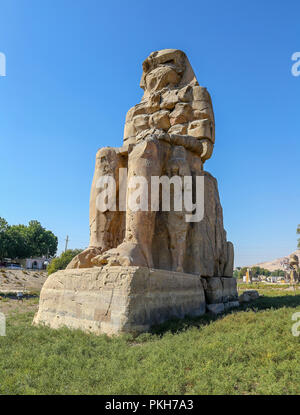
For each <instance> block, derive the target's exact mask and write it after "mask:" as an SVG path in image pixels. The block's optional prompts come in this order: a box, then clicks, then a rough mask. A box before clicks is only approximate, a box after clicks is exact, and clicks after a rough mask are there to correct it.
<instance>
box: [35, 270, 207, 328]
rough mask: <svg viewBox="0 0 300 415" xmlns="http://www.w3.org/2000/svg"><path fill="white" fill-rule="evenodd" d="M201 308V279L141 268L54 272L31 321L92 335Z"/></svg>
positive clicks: (147, 324)
mask: <svg viewBox="0 0 300 415" xmlns="http://www.w3.org/2000/svg"><path fill="white" fill-rule="evenodd" d="M205 311H206V303H205V296H204V289H203V285H202V281H201V278H200V277H198V276H195V275H192V274H184V273H178V272H171V271H164V270H155V269H148V268H143V267H118V266H116V267H110V268H88V269H70V270H64V271H58V272H56V273H55V274H52V275H50V277H49V278H48V279H47V281H46V282H45V284H44V286H43V289H42V291H41V297H40V306H39V310H38V313H37V314H36V316H35V318H34V324H40V323H44V324H46V325H49V326H50V327H52V328H58V327H61V326H67V327H70V328H76V329H82V330H84V331H91V332H94V333H96V334H100V333H107V334H117V333H121V332H144V331H147V330H148V329H149V328H150V326H151V325H153V324H159V323H162V322H164V321H166V320H168V319H170V318H172V317H178V318H183V317H185V316H186V315H191V316H200V315H202V314H204V313H205Z"/></svg>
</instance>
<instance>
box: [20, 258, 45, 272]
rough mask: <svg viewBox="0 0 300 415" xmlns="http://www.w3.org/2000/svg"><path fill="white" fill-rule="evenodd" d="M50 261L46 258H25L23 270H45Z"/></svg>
mask: <svg viewBox="0 0 300 415" xmlns="http://www.w3.org/2000/svg"><path fill="white" fill-rule="evenodd" d="M49 263H50V260H49V259H47V258H46V257H42V258H27V259H26V260H25V268H27V269H39V270H41V269H46V268H47V266H48V265H49Z"/></svg>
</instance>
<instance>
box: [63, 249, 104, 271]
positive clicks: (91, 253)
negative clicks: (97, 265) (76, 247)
mask: <svg viewBox="0 0 300 415" xmlns="http://www.w3.org/2000/svg"><path fill="white" fill-rule="evenodd" d="M101 252H102V249H101V248H96V247H89V248H87V249H85V250H84V251H82V252H80V254H78V255H76V256H75V257H74V258H73V259H72V261H71V262H70V263H69V264H68V266H67V268H66V269H74V268H92V267H93V266H94V265H93V264H92V262H91V261H92V259H93V258H95V257H96V256H97V255H100V254H101Z"/></svg>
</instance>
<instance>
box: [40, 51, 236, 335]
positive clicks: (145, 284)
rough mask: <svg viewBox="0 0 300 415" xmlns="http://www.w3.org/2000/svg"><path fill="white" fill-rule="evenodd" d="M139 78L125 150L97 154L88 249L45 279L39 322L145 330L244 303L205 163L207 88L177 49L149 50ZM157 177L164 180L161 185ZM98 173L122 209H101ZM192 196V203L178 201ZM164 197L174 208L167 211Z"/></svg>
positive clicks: (209, 135) (209, 128)
mask: <svg viewBox="0 0 300 415" xmlns="http://www.w3.org/2000/svg"><path fill="white" fill-rule="evenodd" d="M140 85H141V87H142V88H143V90H144V95H143V97H142V100H141V102H140V103H139V104H137V105H135V106H134V107H133V108H131V109H130V110H129V111H128V113H127V116H126V122H125V128H124V142H123V145H122V147H120V148H111V147H105V148H102V149H100V150H99V151H98V152H97V155H96V167H95V173H94V178H93V182H92V188H91V197H90V244H89V247H88V248H87V249H86V250H85V251H83V252H82V253H80V254H79V255H77V256H76V257H75V258H74V259H73V260H72V261H71V263H70V264H69V265H68V267H67V268H68V269H66V270H62V271H58V272H56V273H54V274H51V275H50V276H49V278H48V279H47V281H46V282H45V284H44V286H43V288H42V291H41V295H40V305H39V310H38V312H37V314H36V315H35V318H34V324H46V325H49V326H50V327H52V328H58V327H62V326H67V327H71V328H79V329H82V330H85V331H92V332H94V333H96V334H100V333H107V334H118V333H121V332H131V333H140V332H143V331H147V330H149V328H150V327H151V326H152V325H153V324H159V323H162V322H164V321H166V320H168V319H170V318H174V317H175V318H183V317H185V316H187V315H189V316H200V315H202V314H204V313H205V312H207V311H208V312H211V313H221V312H223V311H224V310H227V309H230V308H232V307H238V306H239V302H238V294H237V285H236V279H235V278H232V273H233V255H234V254H233V245H232V243H231V242H227V240H226V232H225V230H224V227H223V213H222V207H221V204H220V200H219V193H218V185H217V181H216V179H215V178H214V177H213V176H212V175H211V174H209V173H208V172H206V171H204V170H203V164H204V163H205V161H206V160H208V159H209V158H210V157H211V155H212V152H213V147H214V142H215V122H214V113H213V108H212V103H211V98H210V95H209V93H208V92H207V90H206V88H203V87H201V86H199V84H198V82H197V80H196V77H195V74H194V72H193V69H192V68H191V65H190V63H189V61H188V59H187V57H186V55H185V54H184V53H183V52H182V51H180V50H176V49H165V50H161V51H158V52H153V53H151V54H150V55H149V56H148V58H147V59H146V60H145V61H144V63H143V74H142V79H141V84H140ZM137 178H142V179H143V180H142V181H140V182H139V183H138V185H137V186H132V183H134V181H135V180H136V179H137ZM153 178H154V179H155V180H156V179H157V180H158V183H160V181H161V180H162V179H164V182H162V187H161V189H159V187H158V191H157V189H156V190H154V187H152V181H153ZM102 179H107V184H108V183H109V181H111V182H113V183H114V187H113V189H114V190H115V192H114V193H115V201H114V202H115V204H116V209H112V208H111V207H112V206H111V205H109V206H108V205H107V208H106V207H105V206H106V205H105V203H104V205H105V206H104V209H102V208H101V209H100V208H99V197H100V196H101V195H103V186H104V182H103V181H102ZM113 179H114V180H113ZM165 179H167V180H168V181H169V183H170V182H172V185H171V186H169V188H168V189H169V190H168V189H167V188H166V187H164V183H165V182H166V181H165ZM175 179H176V180H175ZM186 179H190V180H186ZM173 180H175V181H173ZM198 182H199V183H202V184H203V186H202V187H201V189H202V192H200V196H202V199H201V198H200V199H201V200H200V202H201V203H200V205H201V209H200V210H199V212H198V211H197V209H198V206H199V203H198V195H199V192H198V191H197V189H198ZM178 183H181V184H183V186H181V187H180V186H178ZM105 189H107V188H106V187H105ZM137 189H138V192H139V197H138V198H136V190H137ZM188 191H189V193H188ZM186 194H192V196H193V199H192V200H191V203H190V204H186V203H182V200H183V199H184V202H185V201H186V199H185V195H186ZM141 195H148V198H147V200H146V203H145V204H144V205H143V209H140V210H139V209H133V208H132V205H131V201H132V200H134V199H135V198H136V199H139V203H141V199H142V198H141ZM166 195H167V196H168V195H169V196H170V197H169V202H170V209H164V208H163V207H164V203H165V196H166ZM175 195H176V197H175ZM166 199H168V198H166ZM170 199H171V200H170ZM178 200H179V201H180V202H181V209H178V206H177V205H176V203H177V201H178ZM195 201H196V203H194V202H195ZM175 202H176V203H175ZM192 205H194V206H196V208H194V207H193V208H192ZM101 206H102V205H101ZM113 207H114V206H113ZM167 207H168V206H167ZM193 209H194V210H193ZM195 211H196V213H195ZM198 214H199V215H198ZM195 215H196V220H194V219H193V220H190V219H191V216H193V218H195ZM188 216H189V220H187V217H188Z"/></svg>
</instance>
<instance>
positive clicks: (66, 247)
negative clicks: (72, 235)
mask: <svg viewBox="0 0 300 415" xmlns="http://www.w3.org/2000/svg"><path fill="white" fill-rule="evenodd" d="M68 243H69V236H68V235H67V237H66V245H65V252H66V250H67V249H68Z"/></svg>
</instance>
